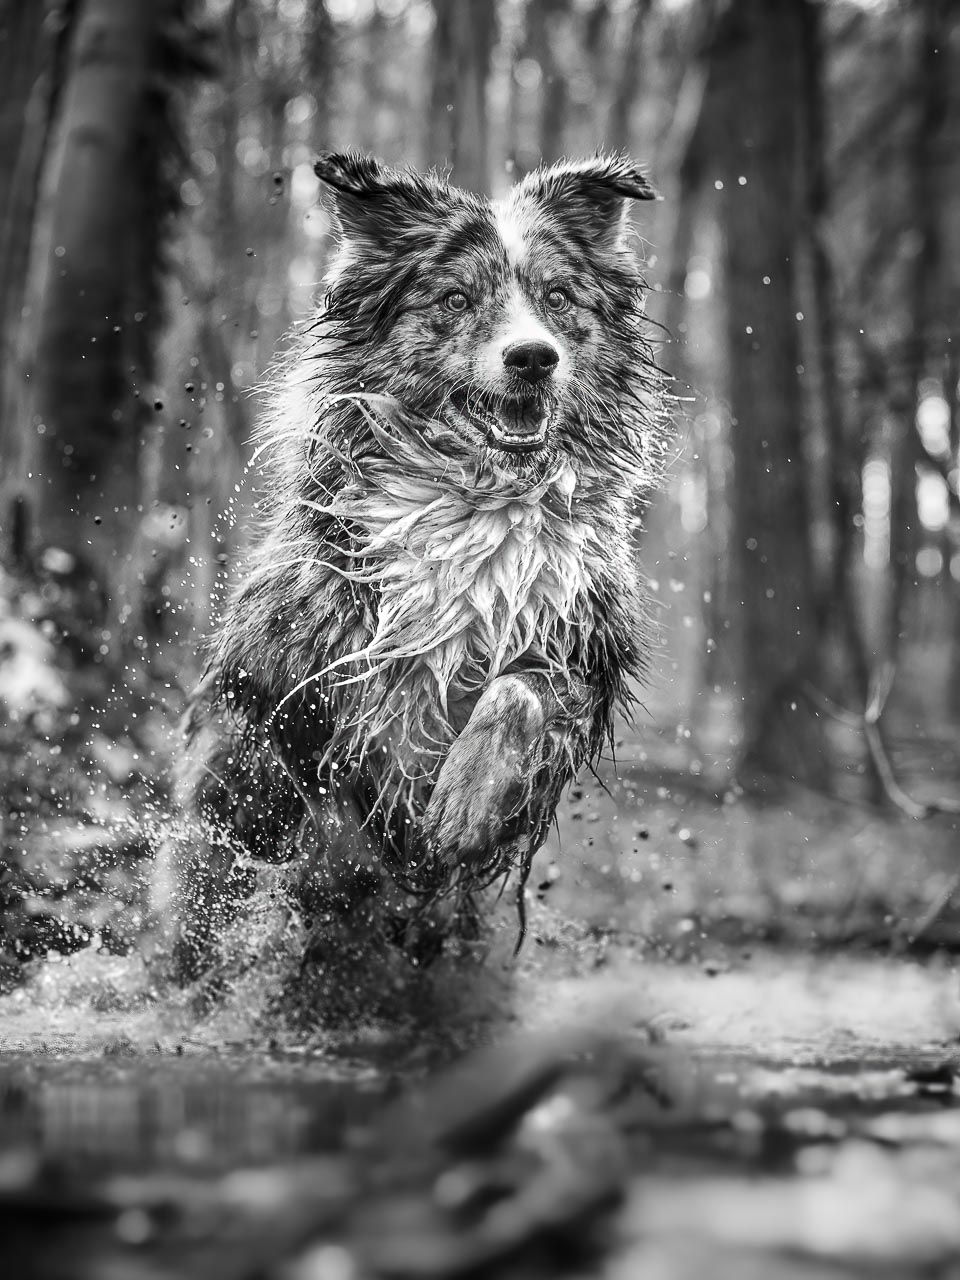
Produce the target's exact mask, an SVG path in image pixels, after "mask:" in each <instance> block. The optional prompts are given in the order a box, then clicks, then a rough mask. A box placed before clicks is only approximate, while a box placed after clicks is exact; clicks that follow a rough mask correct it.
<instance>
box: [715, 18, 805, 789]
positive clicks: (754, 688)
mask: <svg viewBox="0 0 960 1280" xmlns="http://www.w3.org/2000/svg"><path fill="white" fill-rule="evenodd" d="M801 10H802V6H801V5H800V4H797V3H796V0H733V3H732V4H731V5H730V7H729V8H728V10H727V12H726V14H725V15H724V19H723V22H722V26H721V30H720V31H719V32H718V37H717V41H716V44H715V46H714V51H713V57H714V60H715V65H714V68H713V70H714V73H715V74H716V75H717V82H718V84H719V85H722V86H725V91H724V92H722V93H719V94H717V95H716V103H717V119H716V122H715V131H714V134H713V145H714V147H715V148H716V149H717V155H718V159H719V162H720V165H721V173H722V183H723V188H722V201H721V219H722V227H723V234H724V268H725V280H724V290H725V294H726V312H727V323H726V330H727V335H726V336H727V344H728V360H729V389H730V406H731V412H732V418H733V422H732V430H731V443H732V451H733V485H732V503H733V525H732V539H731V551H732V559H733V568H734V574H735V587H736V589H735V594H734V598H735V600H737V601H738V608H737V612H736V615H735V617H734V618H733V619H732V620H731V621H732V623H733V625H732V627H731V629H730V631H729V632H728V636H729V643H730V644H731V645H732V646H733V649H732V654H733V658H734V669H735V671H736V686H737V690H738V693H739V696H740V699H741V706H742V733H743V737H742V745H741V753H740V754H741V759H740V768H741V770H742V771H743V773H744V774H745V775H747V776H749V775H752V774H754V773H777V774H782V775H785V776H788V777H795V778H799V779H802V780H804V781H806V782H813V783H817V784H822V783H823V782H824V781H825V779H826V773H827V770H826V756H825V751H824V747H825V743H824V737H823V732H822V728H821V725H820V722H819V720H818V719H817V717H816V716H815V714H812V713H811V712H810V709H809V704H808V702H807V699H806V697H805V685H806V684H807V682H808V681H810V680H811V679H812V678H815V676H816V674H817V669H818V664H819V657H820V654H819V649H820V634H819V628H818V619H817V610H816V600H815V593H814V577H813V565H812V556H811V546H810V501H809V493H808V478H807V469H806V458H805V451H804V441H803V437H802V418H801V403H800V388H799V384H798V369H797V366H798V364H799V359H800V347H799V339H798V333H797V330H798V322H799V321H800V319H801V318H802V317H800V316H799V315H798V313H797V304H796V283H795V257H796V250H797V243H798V238H799V218H800V213H799V210H800V199H799V192H798V183H797V176H798V162H799V157H798V121H797V103H798V101H799V99H800V90H801V81H800V70H801V64H800V58H799V50H800V48H801V47H802V46H801V40H802V35H803V30H802V15H801Z"/></svg>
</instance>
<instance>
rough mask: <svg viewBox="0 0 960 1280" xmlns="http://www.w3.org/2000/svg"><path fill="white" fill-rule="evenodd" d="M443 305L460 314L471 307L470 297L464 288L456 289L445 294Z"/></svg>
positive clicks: (448, 309)
mask: <svg viewBox="0 0 960 1280" xmlns="http://www.w3.org/2000/svg"><path fill="white" fill-rule="evenodd" d="M443 306H444V307H445V308H446V310H447V311H453V312H455V313H456V314H457V315H459V314H460V313H462V312H464V311H466V310H467V309H468V308H469V306H470V299H469V298H468V297H467V295H466V294H465V293H464V292H463V290H462V289H454V290H452V292H450V293H447V294H444V297H443Z"/></svg>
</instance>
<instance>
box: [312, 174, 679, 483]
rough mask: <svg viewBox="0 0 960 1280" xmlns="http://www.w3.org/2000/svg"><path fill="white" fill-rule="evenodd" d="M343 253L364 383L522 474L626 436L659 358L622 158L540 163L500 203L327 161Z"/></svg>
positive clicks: (343, 315)
mask: <svg viewBox="0 0 960 1280" xmlns="http://www.w3.org/2000/svg"><path fill="white" fill-rule="evenodd" d="M316 171H317V174H318V176H319V177H320V178H321V179H322V180H323V181H324V182H325V183H327V184H328V185H329V186H330V187H331V188H333V191H334V193H335V210H336V215H337V219H338V222H339V224H340V231H341V240H340V246H339V252H338V253H337V255H336V257H335V259H334V260H333V263H332V266H331V269H330V272H329V275H328V279H327V284H328V293H327V298H326V310H325V319H326V320H327V321H329V323H330V325H332V332H333V333H334V334H335V336H336V340H337V342H338V343H339V347H338V349H339V351H340V352H341V353H342V354H344V355H346V356H347V357H348V358H347V360H346V361H345V362H344V361H341V365H343V364H344V363H345V364H346V365H347V366H348V367H349V369H350V370H351V373H352V376H353V377H354V378H355V379H356V382H357V383H358V384H359V385H354V386H349V385H344V386H343V387H342V388H341V389H342V390H344V391H365V392H367V393H375V394H386V395H389V396H392V397H394V398H395V399H396V400H398V401H399V402H400V403H401V404H402V405H403V406H404V408H405V409H406V410H408V411H409V412H410V413H411V414H412V415H414V417H416V416H422V417H424V418H426V419H429V420H431V421H433V422H437V421H440V422H442V423H443V424H444V425H445V427H446V428H449V429H450V430H452V431H453V433H454V434H455V436H456V437H457V438H458V439H459V441H460V444H461V445H463V446H466V447H467V448H468V449H470V450H473V451H476V452H477V453H480V452H482V451H493V452H494V453H495V455H496V458H497V461H498V463H499V464H500V465H502V466H507V467H510V468H511V469H519V468H521V467H525V466H527V465H529V463H531V462H533V461H537V460H544V459H546V458H549V457H550V456H551V455H552V454H556V453H557V452H558V451H566V452H568V453H570V454H571V455H574V456H577V455H580V456H583V454H584V452H585V451H590V450H592V449H602V448H603V447H604V444H605V443H606V444H609V445H613V444H614V438H615V437H616V435H617V432H618V427H619V426H620V425H622V424H623V423H624V420H625V416H626V417H628V416H629V412H630V405H631V403H633V402H635V400H634V398H635V394H636V393H635V391H634V389H633V388H632V382H633V379H634V377H635V375H636V373H637V371H638V367H639V363H640V361H641V360H642V358H643V352H644V346H643V343H642V340H641V338H640V332H639V325H638V322H639V319H640V314H641V283H642V282H641V279H640V276H639V274H638V267H637V263H636V261H635V259H634V255H633V253H632V252H631V250H630V247H629V245H628V225H627V220H626V214H627V203H628V201H630V200H650V199H653V198H655V192H654V191H653V189H652V188H651V186H650V185H649V183H648V181H647V179H646V178H645V177H644V176H643V174H642V173H641V172H640V171H639V170H638V169H637V167H636V166H635V165H634V164H632V163H631V162H630V161H629V160H627V159H625V158H623V157H621V156H598V157H596V158H594V159H590V160H584V161H578V162H574V163H569V162H564V163H560V164H557V165H554V166H552V167H551V168H543V169H538V170H536V171H535V172H533V173H531V174H529V175H528V176H527V177H526V178H524V180H523V181H522V182H521V183H520V184H519V185H518V186H516V187H515V188H514V189H513V190H512V192H511V193H510V194H509V196H507V198H506V199H504V200H502V201H499V202H494V203H490V202H488V201H486V200H483V199H481V198H479V197H477V196H474V195H471V194H470V193H468V192H465V191H461V190H459V189H457V188H455V187H452V186H450V185H449V184H447V183H445V182H443V181H441V180H440V179H438V178H435V177H432V176H421V175H419V174H416V173H413V172H411V171H403V172H398V171H395V170H392V169H388V168H386V167H385V166H383V165H381V164H380V163H379V162H378V161H376V160H373V159H370V158H368V157H364V156H360V155H358V154H355V153H346V154H339V155H328V156H325V157H323V158H322V159H321V160H320V161H319V162H318V164H317V166H316Z"/></svg>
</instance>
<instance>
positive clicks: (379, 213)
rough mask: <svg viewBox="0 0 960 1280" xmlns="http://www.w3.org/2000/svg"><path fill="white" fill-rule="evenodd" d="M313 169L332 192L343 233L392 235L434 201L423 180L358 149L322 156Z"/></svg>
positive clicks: (374, 236) (377, 236) (370, 235)
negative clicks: (390, 166)
mask: <svg viewBox="0 0 960 1280" xmlns="http://www.w3.org/2000/svg"><path fill="white" fill-rule="evenodd" d="M313 169H314V173H316V175H317V177H318V178H319V179H320V181H321V182H325V183H326V184H327V186H329V187H332V188H333V190H334V192H335V207H336V214H337V218H338V219H339V222H340V226H341V229H342V230H343V233H344V235H346V236H363V237H366V238H371V239H379V238H381V237H383V236H394V237H395V236H396V234H397V232H398V231H399V230H401V229H402V227H403V226H404V225H405V224H406V223H407V222H409V221H410V220H411V219H414V220H415V219H417V218H421V219H422V218H424V217H425V216H427V215H428V214H429V213H430V212H431V208H432V205H433V204H434V199H433V192H432V190H431V188H430V186H429V184H428V183H427V182H426V181H424V180H423V179H420V178H418V177H417V176H416V175H414V174H412V173H403V172H398V171H397V170H396V169H391V168H389V167H388V166H387V165H385V164H382V163H381V162H380V161H379V160H377V159H375V158H374V157H373V156H365V155H362V154H361V153H360V152H359V151H339V152H330V153H328V154H326V155H322V156H321V157H320V159H319V160H318V161H317V162H316V164H315V165H314V166H313Z"/></svg>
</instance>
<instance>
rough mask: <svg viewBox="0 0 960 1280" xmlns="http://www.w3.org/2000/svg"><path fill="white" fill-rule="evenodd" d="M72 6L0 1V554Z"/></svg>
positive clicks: (68, 0) (68, 1) (14, 469)
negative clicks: (21, 353)
mask: <svg viewBox="0 0 960 1280" xmlns="http://www.w3.org/2000/svg"><path fill="white" fill-rule="evenodd" d="M73 7H74V6H73V0H47V2H46V3H39V2H36V3H32V4H23V3H20V0H0V86H2V89H0V95H2V96H0V530H2V531H3V535H2V536H3V540H4V544H5V545H4V546H2V547H0V554H2V553H3V552H7V553H9V551H10V549H11V548H10V546H9V545H8V539H9V529H8V526H9V523H10V521H9V515H8V505H7V501H6V499H8V498H9V496H10V490H11V484H10V481H11V478H12V477H13V476H15V475H16V474H18V472H19V470H20V468H21V464H22V458H21V457H20V454H21V452H22V445H23V443H24V442H23V439H22V436H23V433H22V431H21V429H20V427H19V425H18V423H19V418H20V409H21V401H20V390H21V388H20V384H19V379H18V378H17V376H16V372H17V347H18V341H17V340H18V335H19V331H20V323H21V318H22V313H23V308H24V301H25V297H24V293H25V289H26V282H27V264H28V261H29V256H30V237H31V233H32V230H33V223H34V218H35V215H36V208H37V197H38V194H39V189H40V173H41V166H42V161H43V156H44V152H45V150H46V145H47V137H48V133H49V130H50V122H51V119H52V116H53V113H54V109H55V105H56V100H57V96H58V91H59V88H60V83H61V74H60V73H61V71H62V67H61V66H60V59H61V57H62V54H63V45H64V43H65V39H64V33H65V32H67V31H68V30H69V24H70V18H71V16H72V12H73Z"/></svg>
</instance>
